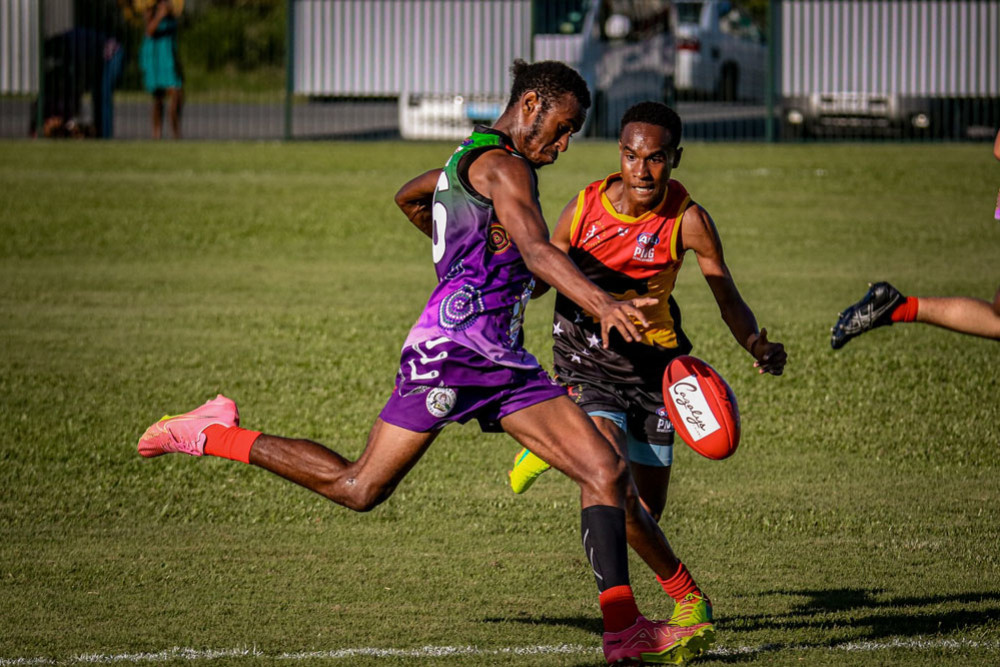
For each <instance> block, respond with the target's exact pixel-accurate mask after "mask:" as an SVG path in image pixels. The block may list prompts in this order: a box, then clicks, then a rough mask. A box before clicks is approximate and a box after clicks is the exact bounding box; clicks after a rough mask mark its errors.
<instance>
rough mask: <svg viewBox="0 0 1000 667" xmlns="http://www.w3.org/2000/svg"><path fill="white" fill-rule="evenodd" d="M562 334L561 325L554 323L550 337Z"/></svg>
mask: <svg viewBox="0 0 1000 667" xmlns="http://www.w3.org/2000/svg"><path fill="white" fill-rule="evenodd" d="M562 332H563V330H562V325H560V324H559V323H558V322H556V323H555V324H553V325H552V335H553V336H558V335H560V334H561V333H562Z"/></svg>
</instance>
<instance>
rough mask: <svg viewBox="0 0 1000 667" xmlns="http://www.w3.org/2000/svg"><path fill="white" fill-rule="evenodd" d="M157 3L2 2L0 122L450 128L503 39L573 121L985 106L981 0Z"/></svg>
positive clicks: (829, 135)
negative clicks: (550, 83) (584, 116)
mask: <svg viewBox="0 0 1000 667" xmlns="http://www.w3.org/2000/svg"><path fill="white" fill-rule="evenodd" d="M163 3H164V0H0V137H25V136H28V135H29V134H32V133H34V134H39V135H45V136H52V137H58V136H71V137H108V138H111V137H114V138H123V139H139V138H148V137H151V136H153V134H154V127H157V126H158V127H159V128H160V130H159V132H160V134H161V135H162V136H163V137H171V136H173V135H174V130H175V126H176V129H177V131H178V134H179V135H180V136H182V137H183V138H186V139H283V138H284V139H307V138H354V139H365V138H386V137H398V136H402V137H404V138H414V139H433V138H448V139H452V138H456V137H460V136H462V135H464V133H466V132H467V131H468V129H469V128H470V127H471V125H472V123H475V122H490V121H492V120H493V119H494V118H495V117H496V116H497V115H498V114H499V112H500V110H501V109H502V107H503V104H504V103H505V101H506V93H507V89H508V87H509V84H510V81H509V74H508V67H509V65H510V63H511V61H513V59H515V58H524V59H525V60H529V61H530V60H543V59H558V60H563V61H565V62H567V63H569V64H571V65H572V66H574V67H575V68H577V69H578V70H579V71H580V72H581V74H583V76H584V78H585V79H586V80H587V82H588V85H589V86H590V88H591V90H592V93H593V95H594V107H593V109H592V111H591V114H590V120H589V124H588V127H587V128H586V133H587V134H589V135H592V136H614V134H615V132H616V127H617V120H618V118H619V117H620V115H621V113H622V111H624V109H625V108H626V107H627V106H628V105H630V104H631V103H634V102H635V101H639V100H642V99H660V100H664V101H667V102H668V103H670V104H673V105H674V106H676V107H677V109H678V111H679V112H680V113H681V116H682V118H683V119H684V121H685V138H686V139H698V140H709V141H712V140H794V141H801V140H813V139H824V140H829V139H840V138H846V139H851V140H856V139H865V140H870V139H876V140H883V139H892V140H899V139H907V140H911V139H912V140H985V139H992V137H993V136H994V134H995V132H996V130H997V125H998V124H1000V0H770V2H763V1H761V0H746V1H745V2H729V1H724V0H674V1H673V2H670V1H669V0H253V1H250V0H186V1H185V0H172V2H171V3H169V5H165V4H163ZM147 32H151V33H152V35H148V34H147ZM175 70H176V71H175ZM164 77H165V78H164ZM175 116H176V118H177V121H176V123H175V122H174V118H175Z"/></svg>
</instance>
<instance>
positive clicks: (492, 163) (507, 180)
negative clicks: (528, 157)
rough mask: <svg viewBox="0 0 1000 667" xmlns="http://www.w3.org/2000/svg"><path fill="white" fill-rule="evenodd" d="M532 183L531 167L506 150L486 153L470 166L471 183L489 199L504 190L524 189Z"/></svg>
mask: <svg viewBox="0 0 1000 667" xmlns="http://www.w3.org/2000/svg"><path fill="white" fill-rule="evenodd" d="M531 182H532V176H531V167H530V165H528V163H527V162H525V160H524V159H522V158H519V157H517V156H515V155H511V154H510V153H508V152H507V151H504V150H490V151H486V152H485V153H483V154H482V155H479V156H478V157H476V159H475V160H474V161H473V162H472V164H471V165H469V183H470V184H471V185H472V187H474V188H475V189H476V192H478V193H480V194H481V195H483V196H484V197H486V198H488V199H494V198H495V195H496V194H497V193H498V192H502V191H504V190H508V189H511V188H512V189H523V188H524V187H525V185H526V184H528V183H531Z"/></svg>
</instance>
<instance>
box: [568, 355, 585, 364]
mask: <svg viewBox="0 0 1000 667" xmlns="http://www.w3.org/2000/svg"><path fill="white" fill-rule="evenodd" d="M569 360H570V361H572V362H573V363H574V364H578V363H580V362H581V361H583V359H581V358H580V355H579V354H571V355H569Z"/></svg>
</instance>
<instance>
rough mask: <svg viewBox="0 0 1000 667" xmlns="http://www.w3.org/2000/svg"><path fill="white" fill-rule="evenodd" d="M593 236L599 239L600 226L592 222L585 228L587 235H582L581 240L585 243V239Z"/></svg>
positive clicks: (587, 239)
mask: <svg viewBox="0 0 1000 667" xmlns="http://www.w3.org/2000/svg"><path fill="white" fill-rule="evenodd" d="M595 237H596V238H597V240H598V241H600V240H601V227H599V226H598V225H597V223H594V224H592V225H591V226H590V229H588V230H587V235H586V236H584V237H583V242H584V243H586V242H587V241H589V240H590V239H592V238H595Z"/></svg>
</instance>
